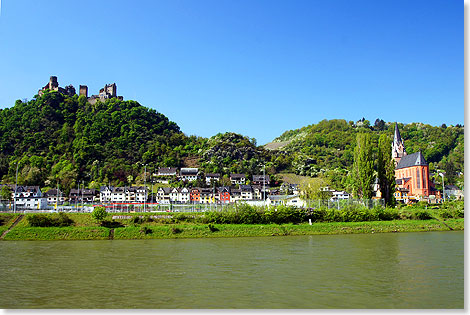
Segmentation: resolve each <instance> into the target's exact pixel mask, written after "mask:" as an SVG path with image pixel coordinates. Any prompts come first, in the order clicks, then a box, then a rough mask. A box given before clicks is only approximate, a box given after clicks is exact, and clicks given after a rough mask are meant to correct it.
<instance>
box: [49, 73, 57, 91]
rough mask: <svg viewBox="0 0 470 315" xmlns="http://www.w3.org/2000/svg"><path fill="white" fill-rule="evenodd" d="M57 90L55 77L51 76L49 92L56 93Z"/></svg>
mask: <svg viewBox="0 0 470 315" xmlns="http://www.w3.org/2000/svg"><path fill="white" fill-rule="evenodd" d="M58 89H59V83H58V82H57V77H56V76H51V77H50V78H49V90H51V91H53V90H54V91H57V90H58Z"/></svg>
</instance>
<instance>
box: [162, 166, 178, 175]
mask: <svg viewBox="0 0 470 315" xmlns="http://www.w3.org/2000/svg"><path fill="white" fill-rule="evenodd" d="M177 174H178V169H177V168H176V167H159V168H158V173H157V176H176V175H177Z"/></svg>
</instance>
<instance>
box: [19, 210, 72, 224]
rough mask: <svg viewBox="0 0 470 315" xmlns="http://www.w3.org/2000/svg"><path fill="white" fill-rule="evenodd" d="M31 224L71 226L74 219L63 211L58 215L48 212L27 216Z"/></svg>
mask: <svg viewBox="0 0 470 315" xmlns="http://www.w3.org/2000/svg"><path fill="white" fill-rule="evenodd" d="M26 219H27V220H28V223H29V225H30V226H37V227H51V226H57V227H62V226H70V225H72V224H73V223H74V221H73V220H72V219H71V218H69V216H68V215H67V214H65V213H63V212H59V213H58V214H57V215H56V216H51V215H47V214H39V213H37V214H32V215H28V216H27V217H26Z"/></svg>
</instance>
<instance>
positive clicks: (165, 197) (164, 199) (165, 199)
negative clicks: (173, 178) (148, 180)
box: [157, 187, 171, 204]
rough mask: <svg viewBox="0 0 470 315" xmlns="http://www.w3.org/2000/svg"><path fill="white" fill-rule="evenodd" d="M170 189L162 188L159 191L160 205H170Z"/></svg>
mask: <svg viewBox="0 0 470 315" xmlns="http://www.w3.org/2000/svg"><path fill="white" fill-rule="evenodd" d="M170 193H171V188H170V187H160V188H158V191H157V198H158V201H159V202H160V203H163V204H167V203H170Z"/></svg>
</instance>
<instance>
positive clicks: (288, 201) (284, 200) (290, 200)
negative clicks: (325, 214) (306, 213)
mask: <svg viewBox="0 0 470 315" xmlns="http://www.w3.org/2000/svg"><path fill="white" fill-rule="evenodd" d="M266 203H267V204H268V206H278V205H285V206H296V207H305V205H306V204H305V201H303V200H302V199H300V197H299V196H298V195H269V196H268V197H267V198H266Z"/></svg>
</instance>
